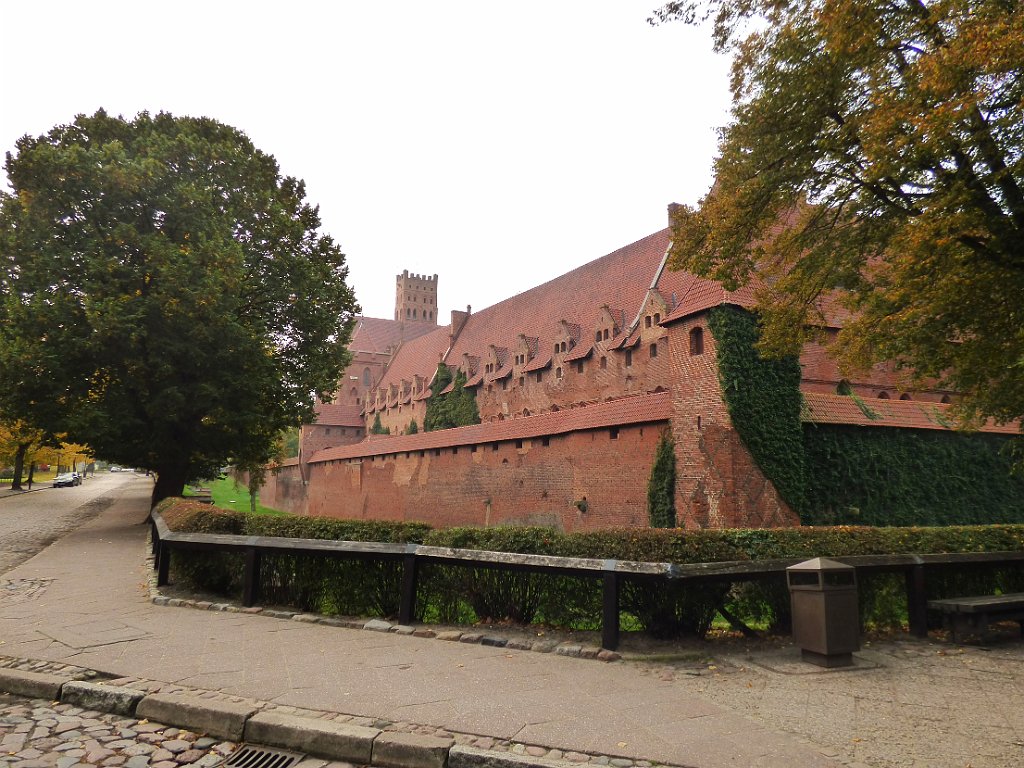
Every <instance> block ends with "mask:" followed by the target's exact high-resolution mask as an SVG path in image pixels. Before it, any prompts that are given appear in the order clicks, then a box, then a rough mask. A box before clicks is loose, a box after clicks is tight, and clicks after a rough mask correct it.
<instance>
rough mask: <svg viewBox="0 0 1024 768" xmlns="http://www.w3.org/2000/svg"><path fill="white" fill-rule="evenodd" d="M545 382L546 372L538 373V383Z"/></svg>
mask: <svg viewBox="0 0 1024 768" xmlns="http://www.w3.org/2000/svg"><path fill="white" fill-rule="evenodd" d="M542 381H544V371H537V383H538V384H540V383H541V382H542Z"/></svg>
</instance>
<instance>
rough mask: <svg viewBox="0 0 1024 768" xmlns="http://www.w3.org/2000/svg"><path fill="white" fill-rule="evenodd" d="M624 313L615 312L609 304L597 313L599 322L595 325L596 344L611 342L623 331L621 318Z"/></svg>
mask: <svg viewBox="0 0 1024 768" xmlns="http://www.w3.org/2000/svg"><path fill="white" fill-rule="evenodd" d="M621 317H622V311H621V310H619V311H614V310H612V309H611V308H610V307H609V306H608V305H607V304H605V305H604V306H602V307H601V309H600V310H599V311H598V313H597V321H596V322H595V323H594V343H595V344H601V343H602V342H607V341H611V340H612V339H614V338H615V337H616V336H618V335H619V332H620V331H621V330H622V327H621V325H620V324H619V318H621Z"/></svg>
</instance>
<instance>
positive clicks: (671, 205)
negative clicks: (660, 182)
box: [668, 203, 683, 227]
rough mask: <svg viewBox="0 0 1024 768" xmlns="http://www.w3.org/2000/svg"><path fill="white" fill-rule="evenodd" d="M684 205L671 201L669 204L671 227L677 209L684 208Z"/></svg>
mask: <svg viewBox="0 0 1024 768" xmlns="http://www.w3.org/2000/svg"><path fill="white" fill-rule="evenodd" d="M682 207H683V206H681V205H680V204H679V203H669V204H668V225H669V226H670V227H671V226H672V224H673V219H674V218H675V217H676V212H677V211H678V210H679V209H680V208H682Z"/></svg>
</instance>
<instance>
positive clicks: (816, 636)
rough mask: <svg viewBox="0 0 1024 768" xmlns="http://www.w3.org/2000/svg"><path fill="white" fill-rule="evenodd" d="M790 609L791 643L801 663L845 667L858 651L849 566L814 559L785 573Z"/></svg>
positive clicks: (853, 584)
mask: <svg viewBox="0 0 1024 768" xmlns="http://www.w3.org/2000/svg"><path fill="white" fill-rule="evenodd" d="M786 579H787V581H788V582H789V598H790V605H791V606H792V609H793V640H794V641H795V642H796V644H797V645H798V646H799V647H800V654H801V657H802V658H803V660H804V661H806V662H810V663H811V664H817V665H818V666H821V667H848V666H850V665H851V664H853V652H854V651H856V650H859V649H860V618H859V616H858V613H857V572H856V570H855V569H854V567H853V566H852V565H845V564H844V563H839V562H836V561H835V560H829V559H827V558H824V557H816V558H814V559H813V560H807V561H805V562H802V563H797V564H796V565H791V566H790V567H789V568H787V569H786Z"/></svg>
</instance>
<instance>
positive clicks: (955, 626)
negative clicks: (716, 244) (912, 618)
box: [928, 592, 1024, 643]
mask: <svg viewBox="0 0 1024 768" xmlns="http://www.w3.org/2000/svg"><path fill="white" fill-rule="evenodd" d="M928 609H929V610H932V611H940V612H941V613H942V626H943V627H945V628H946V629H951V630H952V632H953V642H956V643H959V642H960V638H961V637H962V636H963V635H964V633H965V632H973V633H975V634H978V635H980V636H981V637H982V638H984V637H985V634H986V632H987V631H988V625H989V623H990V622H991V621H992V620H993V619H994V620H997V621H1000V620H1012V621H1016V622H1017V623H1018V624H1020V626H1021V632H1022V634H1024V593H1020V592H1018V593H1014V594H1011V595H983V596H981V597H953V598H949V599H946V600H929V601H928Z"/></svg>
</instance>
